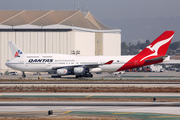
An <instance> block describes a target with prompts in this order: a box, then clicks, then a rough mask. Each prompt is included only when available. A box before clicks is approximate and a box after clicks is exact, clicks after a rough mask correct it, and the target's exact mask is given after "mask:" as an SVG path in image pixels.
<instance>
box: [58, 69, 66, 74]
mask: <svg viewBox="0 0 180 120" xmlns="http://www.w3.org/2000/svg"><path fill="white" fill-rule="evenodd" d="M57 74H58V75H67V74H68V70H67V69H66V68H62V69H57Z"/></svg>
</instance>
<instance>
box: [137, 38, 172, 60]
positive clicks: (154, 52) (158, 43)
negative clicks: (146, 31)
mask: <svg viewBox="0 0 180 120" xmlns="http://www.w3.org/2000/svg"><path fill="white" fill-rule="evenodd" d="M173 36H174V35H172V36H171V37H169V38H167V39H165V40H162V41H159V42H157V43H156V44H154V45H148V46H147V47H146V48H148V49H149V50H151V51H152V52H153V53H152V54H150V55H148V56H145V57H144V58H142V59H141V60H140V62H141V61H142V60H144V59H146V58H148V57H151V56H157V55H158V50H159V48H160V47H161V46H163V45H164V44H166V43H168V42H169V41H170V40H171V39H172V38H173Z"/></svg>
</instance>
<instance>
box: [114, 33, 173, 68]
mask: <svg viewBox="0 0 180 120" xmlns="http://www.w3.org/2000/svg"><path fill="white" fill-rule="evenodd" d="M174 33H175V31H165V32H164V33H163V34H161V35H160V36H159V37H158V38H157V39H155V40H154V41H153V42H152V43H151V44H149V45H148V46H147V47H146V48H145V49H144V50H142V51H141V52H140V53H139V54H137V55H136V56H134V57H133V58H132V59H130V60H129V61H128V62H127V63H126V64H124V65H123V66H122V67H121V68H119V69H118V70H117V71H121V70H126V69H131V68H136V67H141V66H146V65H150V64H156V63H160V62H162V61H163V56H165V55H166V52H167V50H168V47H169V45H170V42H171V40H172V38H173V36H174ZM156 58H158V59H156ZM147 61H149V62H147Z"/></svg>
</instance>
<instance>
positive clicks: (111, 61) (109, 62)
mask: <svg viewBox="0 0 180 120" xmlns="http://www.w3.org/2000/svg"><path fill="white" fill-rule="evenodd" d="M113 61H114V60H110V61H108V62H106V63H105V64H106V65H110V64H112V63H113Z"/></svg>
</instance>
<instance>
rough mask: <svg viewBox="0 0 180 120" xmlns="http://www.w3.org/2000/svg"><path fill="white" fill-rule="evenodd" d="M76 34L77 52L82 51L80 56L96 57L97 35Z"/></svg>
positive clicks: (77, 32) (89, 33)
mask: <svg viewBox="0 0 180 120" xmlns="http://www.w3.org/2000/svg"><path fill="white" fill-rule="evenodd" d="M74 33H75V49H74V50H75V51H76V50H80V55H92V56H94V55H95V33H93V32H80V31H76V32H74Z"/></svg>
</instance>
